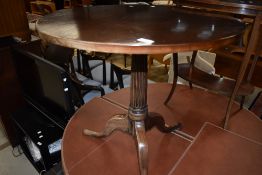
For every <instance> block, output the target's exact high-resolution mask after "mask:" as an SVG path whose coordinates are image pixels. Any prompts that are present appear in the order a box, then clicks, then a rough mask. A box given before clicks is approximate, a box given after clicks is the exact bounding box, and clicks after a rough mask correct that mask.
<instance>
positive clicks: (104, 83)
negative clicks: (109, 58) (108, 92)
mask: <svg viewBox="0 0 262 175" xmlns="http://www.w3.org/2000/svg"><path fill="white" fill-rule="evenodd" d="M103 85H106V61H105V60H103Z"/></svg>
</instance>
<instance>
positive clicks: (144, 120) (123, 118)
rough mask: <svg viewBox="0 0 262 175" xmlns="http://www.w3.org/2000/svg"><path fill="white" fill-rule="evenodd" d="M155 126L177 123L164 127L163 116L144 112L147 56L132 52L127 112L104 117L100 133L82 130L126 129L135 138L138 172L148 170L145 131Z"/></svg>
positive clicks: (168, 128) (106, 131) (166, 129)
mask: <svg viewBox="0 0 262 175" xmlns="http://www.w3.org/2000/svg"><path fill="white" fill-rule="evenodd" d="M154 126H156V127H157V128H158V129H159V130H160V131H161V132H171V131H174V130H176V129H179V128H180V126H181V124H180V123H178V124H176V125H174V126H167V125H166V124H165V121H164V119H163V117H162V116H161V115H160V114H157V113H148V107H147V55H133V58H132V66H131V87H130V104H129V109H128V114H119V115H115V116H113V117H112V118H111V119H110V120H108V122H107V124H106V126H105V129H104V130H103V131H102V132H94V131H91V130H88V129H84V131H83V132H84V134H85V135H88V136H94V137H105V136H108V135H110V134H111V133H112V132H113V131H115V130H120V131H123V132H127V133H129V134H130V135H132V136H134V138H135V139H136V141H137V152H138V159H139V167H140V174H142V175H146V174H147V172H148V144H147V141H146V136H145V132H146V130H149V129H151V128H153V127H154Z"/></svg>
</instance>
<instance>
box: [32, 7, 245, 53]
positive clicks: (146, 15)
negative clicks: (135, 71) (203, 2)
mask: <svg viewBox="0 0 262 175" xmlns="http://www.w3.org/2000/svg"><path fill="white" fill-rule="evenodd" d="M196 19H197V20H196ZM243 27H244V26H243V24H242V23H240V22H239V21H237V20H234V19H228V18H221V17H218V16H215V15H211V14H205V13H196V12H194V13H193V12H190V11H189V10H186V11H185V10H182V9H179V8H176V7H173V6H156V7H155V6H95V7H87V8H76V9H66V10H61V11H57V12H55V13H52V14H50V15H46V16H45V17H44V18H42V19H40V20H39V21H38V22H37V30H38V32H39V35H40V37H41V38H42V39H44V40H46V41H48V42H51V43H54V44H58V45H63V46H67V47H73V48H78V49H88V50H92V51H101V52H109V53H130V54H150V53H152V54H153V53H172V52H177V51H189V50H190V51H191V50H197V49H209V48H212V47H217V46H220V45H225V44H227V43H230V42H232V41H233V40H234V39H235V37H236V36H237V35H239V34H241V32H242V30H243Z"/></svg>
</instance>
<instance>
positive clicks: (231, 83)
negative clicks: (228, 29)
mask: <svg viewBox="0 0 262 175" xmlns="http://www.w3.org/2000/svg"><path fill="white" fill-rule="evenodd" d="M260 18H261V14H260V15H258V16H257V17H256V23H257V25H254V27H253V30H252V35H251V39H252V37H253V39H252V40H251V39H250V41H249V44H248V46H249V47H251V46H252V47H253V48H250V50H249V52H248V50H247V51H246V53H245V55H244V56H243V57H241V60H243V61H242V65H241V67H240V68H239V71H238V72H239V75H238V78H239V76H240V75H241V76H244V73H245V70H246V67H247V65H248V63H249V60H250V58H251V56H252V55H255V56H254V60H253V62H252V65H251V68H250V71H249V73H248V76H247V78H246V79H244V80H243V81H242V82H241V84H240V87H239V90H238V91H237V95H238V96H241V97H242V98H241V102H240V104H241V105H240V107H241V108H242V107H243V104H244V100H245V96H247V95H250V94H251V93H252V92H253V91H254V87H253V85H251V83H250V80H251V77H252V75H253V72H254V67H255V65H256V62H257V60H258V55H259V54H260V52H261V50H260V49H261V43H259V42H258V41H254V40H257V38H259V35H260V34H259V30H261V29H260V25H259V24H258V23H259V21H260V20H261V19H260ZM255 38H256V39H255ZM256 43H257V44H256ZM196 55H197V52H196V51H194V52H193V56H192V60H191V63H188V64H182V65H177V54H174V61H175V66H176V68H175V69H174V70H177V72H175V73H174V74H175V75H178V76H180V77H182V78H183V79H185V80H188V81H189V82H190V87H191V88H192V83H194V84H197V85H199V86H201V87H204V88H206V89H208V90H210V91H214V92H217V93H220V94H224V95H227V96H230V97H232V94H233V90H234V88H235V85H236V82H237V81H236V80H231V79H226V78H223V77H219V76H214V75H210V74H207V73H205V72H204V71H201V70H199V69H198V68H196V67H195V66H193V65H194V62H195V58H196ZM242 74H243V75H242ZM175 82H176V79H175V80H174V83H173V87H172V89H171V91H170V94H169V96H168V97H167V99H166V101H165V103H168V101H169V99H170V98H171V96H172V94H173V92H174V88H175V84H176V83H175Z"/></svg>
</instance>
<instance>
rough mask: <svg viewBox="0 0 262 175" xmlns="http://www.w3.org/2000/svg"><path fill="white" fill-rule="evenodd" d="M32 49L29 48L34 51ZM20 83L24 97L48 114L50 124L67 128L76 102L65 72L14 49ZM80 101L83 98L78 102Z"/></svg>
mask: <svg viewBox="0 0 262 175" xmlns="http://www.w3.org/2000/svg"><path fill="white" fill-rule="evenodd" d="M32 45H34V43H31V45H29V44H28V45H27V48H28V47H31V46H32ZM13 57H14V61H15V66H16V71H17V75H18V79H19V81H20V84H21V87H22V91H23V93H24V96H26V98H27V99H28V100H29V101H30V102H31V103H32V104H33V105H34V106H36V107H37V108H39V109H41V110H42V111H44V112H45V113H48V116H50V118H51V120H54V122H56V123H57V125H58V126H60V127H65V125H66V123H67V121H68V119H69V118H70V117H71V116H72V115H73V113H74V112H75V109H74V106H75V104H77V102H76V100H74V99H73V98H72V96H73V94H72V93H73V92H74V90H73V88H72V83H71V81H70V77H69V76H68V74H67V73H66V71H65V70H64V69H63V68H61V67H59V66H57V65H55V64H53V63H51V62H49V61H47V60H45V59H43V58H41V57H40V56H38V55H36V54H34V53H32V52H29V51H28V50H26V49H25V47H24V46H23V48H21V47H20V48H19V47H16V48H14V49H13ZM79 99H80V98H79Z"/></svg>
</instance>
